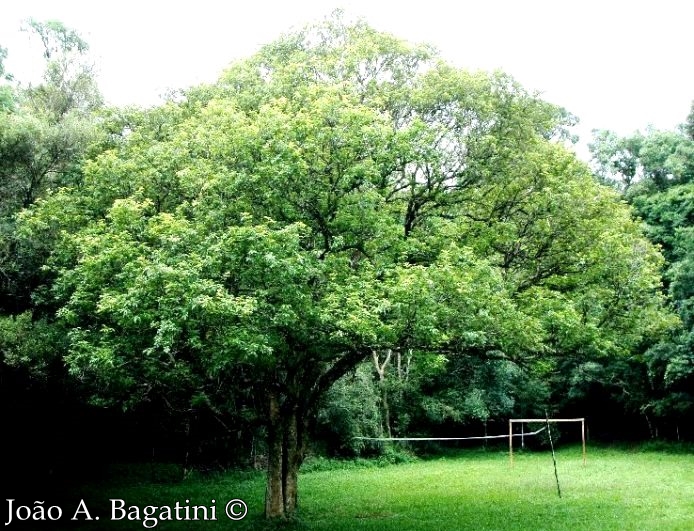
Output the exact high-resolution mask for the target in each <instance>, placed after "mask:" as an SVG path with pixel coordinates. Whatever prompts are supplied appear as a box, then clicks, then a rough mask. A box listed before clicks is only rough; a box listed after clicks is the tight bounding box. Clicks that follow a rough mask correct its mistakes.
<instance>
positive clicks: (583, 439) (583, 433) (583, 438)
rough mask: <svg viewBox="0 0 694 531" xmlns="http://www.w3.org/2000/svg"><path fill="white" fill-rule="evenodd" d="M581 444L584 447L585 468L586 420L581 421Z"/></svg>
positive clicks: (584, 463) (584, 462)
mask: <svg viewBox="0 0 694 531" xmlns="http://www.w3.org/2000/svg"><path fill="white" fill-rule="evenodd" d="M581 443H582V445H583V466H586V419H585V418H583V419H581Z"/></svg>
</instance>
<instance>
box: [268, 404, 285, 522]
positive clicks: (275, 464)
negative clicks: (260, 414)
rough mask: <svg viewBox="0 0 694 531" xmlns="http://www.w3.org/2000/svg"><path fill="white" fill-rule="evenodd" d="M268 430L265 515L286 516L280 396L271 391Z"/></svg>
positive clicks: (271, 516)
mask: <svg viewBox="0 0 694 531" xmlns="http://www.w3.org/2000/svg"><path fill="white" fill-rule="evenodd" d="M268 402H269V404H268V406H269V407H268V432H267V452H268V456H267V488H266V490H265V516H266V517H267V518H282V517H284V514H285V513H284V490H283V485H284V481H283V480H282V476H283V474H282V472H283V466H282V453H283V452H282V447H283V434H282V418H281V415H280V403H279V397H278V396H277V393H276V392H271V393H270V394H269V397H268Z"/></svg>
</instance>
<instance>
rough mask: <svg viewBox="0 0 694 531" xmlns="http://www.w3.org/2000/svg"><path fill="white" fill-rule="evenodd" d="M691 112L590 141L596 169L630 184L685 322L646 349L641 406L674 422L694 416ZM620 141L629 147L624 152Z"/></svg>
mask: <svg viewBox="0 0 694 531" xmlns="http://www.w3.org/2000/svg"><path fill="white" fill-rule="evenodd" d="M692 110H693V112H692V113H690V115H689V117H688V119H687V122H686V123H685V124H684V125H683V126H682V127H680V128H679V129H678V130H676V131H656V130H652V129H649V130H647V132H646V134H640V133H636V134H634V135H632V136H630V137H625V138H620V137H618V136H617V135H615V134H614V133H611V132H607V131H600V132H598V133H597V134H596V138H595V142H594V144H593V146H592V152H593V155H594V160H595V162H596V165H597V170H598V172H599V173H600V174H601V175H603V176H605V177H606V178H607V179H608V180H611V181H612V182H617V183H622V184H627V183H628V186H621V188H622V189H623V190H624V197H625V198H626V199H627V200H628V201H629V202H630V203H631V204H632V205H633V206H634V208H635V211H636V213H637V215H638V216H640V217H641V218H642V219H643V221H644V222H645V226H646V233H647V234H648V236H649V237H650V239H651V240H652V241H653V242H654V243H656V244H658V245H659V246H660V247H661V248H662V250H663V254H664V256H665V258H666V261H667V264H666V269H665V275H664V279H665V286H666V288H667V289H668V292H669V295H670V297H671V299H672V302H673V305H674V307H675V310H676V311H677V312H678V314H679V316H680V318H681V321H682V327H681V328H680V329H679V330H678V331H676V332H675V333H674V334H673V335H672V336H671V337H670V339H669V340H668V341H664V342H662V343H659V344H658V345H656V346H654V347H653V348H651V349H650V350H648V351H647V352H646V356H645V361H646V363H647V370H648V376H649V378H648V381H649V382H650V386H651V392H650V394H649V396H648V398H647V399H645V400H642V401H641V404H640V408H641V409H642V411H643V412H644V414H646V415H649V416H650V417H654V418H656V419H660V420H661V421H662V422H667V421H668V420H669V421H670V423H673V422H674V423H676V425H677V426H679V425H685V424H687V419H689V420H690V421H691V418H692V415H693V414H694V394H692V392H691V389H692V386H693V385H694V314H693V312H692V308H694V275H693V274H692V272H693V271H694V246H693V244H692V242H693V241H694V136H693V135H692V132H693V131H694V129H693V128H692V127H693V124H694V105H693V106H692ZM623 146H632V148H633V149H630V150H628V151H629V153H628V156H626V157H625V155H624V153H625V150H624V149H623ZM625 159H628V160H629V163H628V164H623V161H624V160H625ZM652 433H653V434H654V435H655V433H656V427H655V426H653V431H652ZM677 433H679V428H677Z"/></svg>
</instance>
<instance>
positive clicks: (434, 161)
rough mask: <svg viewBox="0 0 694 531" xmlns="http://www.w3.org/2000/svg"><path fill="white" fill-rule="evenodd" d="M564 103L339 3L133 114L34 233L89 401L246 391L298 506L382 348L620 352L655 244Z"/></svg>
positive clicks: (287, 497)
mask: <svg viewBox="0 0 694 531" xmlns="http://www.w3.org/2000/svg"><path fill="white" fill-rule="evenodd" d="M565 118H566V114H565V113H564V112H563V111H562V110H561V109H558V108H556V107H554V106H552V105H549V104H547V103H545V102H543V101H541V100H539V99H538V98H536V97H535V96H533V95H531V94H528V93H527V92H526V91H524V90H523V89H522V88H521V87H519V86H518V85H517V84H516V83H515V82H514V81H513V80H512V79H511V78H509V77H508V76H506V75H503V74H498V73H496V74H484V73H475V74H471V73H467V72H463V71H460V70H457V69H454V68H452V67H450V66H449V65H446V64H445V63H443V62H442V61H441V60H440V59H438V58H437V57H436V56H435V54H434V53H433V52H432V51H431V50H430V49H429V48H428V47H425V46H412V45H409V44H406V43H404V42H402V41H399V40H397V39H395V38H393V37H391V36H389V35H384V34H380V33H377V32H375V31H374V30H373V29H371V28H369V27H368V26H366V25H365V24H363V23H356V24H354V25H346V24H344V23H343V22H342V20H341V19H340V18H339V17H338V18H334V19H331V20H329V21H326V22H324V23H321V24H318V25H315V26H310V27H308V28H306V29H305V30H303V31H299V32H296V33H293V34H289V35H286V36H284V37H282V38H281V39H279V40H278V41H276V42H274V43H272V44H270V45H268V46H266V47H264V48H263V49H262V50H261V51H260V52H258V53H257V54H256V55H254V56H253V57H251V58H250V59H248V60H245V61H241V62H239V63H237V64H235V65H234V66H232V67H231V68H230V69H229V70H228V71H227V72H226V73H225V74H224V75H223V76H222V78H221V79H220V81H219V83H218V84H217V85H215V86H212V87H200V88H198V89H195V90H192V91H189V93H188V94H187V95H186V97H185V98H184V100H183V101H182V102H179V103H173V102H170V103H168V104H166V105H164V106H162V107H160V108H157V109H153V110H152V111H148V112H144V113H140V114H138V115H137V117H136V119H133V120H131V121H130V122H129V123H128V125H127V128H125V129H123V131H122V133H123V134H122V135H120V137H119V138H120V139H119V140H117V141H116V140H114V141H112V142H109V143H107V144H105V148H104V151H103V152H102V153H99V154H95V155H94V156H93V157H92V158H91V159H90V160H88V161H86V162H85V164H84V166H83V171H84V176H83V178H82V179H80V181H79V185H78V186H68V187H65V188H64V189H61V190H59V191H57V192H56V193H54V194H52V195H50V196H48V197H46V198H45V199H42V200H40V201H38V203H37V204H36V205H35V206H34V207H33V208H31V209H30V210H29V211H27V212H25V213H24V214H22V216H21V227H20V229H21V230H20V234H21V236H22V237H23V238H26V239H28V240H30V241H33V240H36V239H38V240H41V241H51V242H52V243H51V247H52V249H53V251H52V254H51V257H50V260H49V263H48V265H49V267H50V269H51V271H52V274H53V275H55V282H51V283H49V284H47V285H46V286H45V289H44V290H43V291H42V292H41V293H43V294H44V295H45V294H46V293H50V296H51V300H50V302H51V304H54V305H56V306H57V307H58V308H59V309H58V311H57V314H56V316H57V318H58V320H59V322H60V323H61V325H62V326H64V327H66V328H67V330H68V334H67V340H68V342H69V346H68V353H67V355H66V357H65V362H66V363H67V364H68V366H69V367H70V370H71V372H72V373H73V374H74V375H76V376H78V377H79V378H80V380H82V381H92V382H94V383H96V384H97V385H96V386H95V399H98V400H102V401H103V400H115V401H119V402H121V403H125V404H126V405H128V404H130V405H132V404H135V403H138V402H140V401H148V400H149V401H152V400H157V399H159V400H168V401H176V402H177V403H179V404H181V407H185V408H194V407H210V408H215V409H217V410H222V409H224V408H230V407H233V405H232V404H229V400H228V397H229V396H230V395H233V394H235V393H239V392H246V393H249V394H250V395H251V396H253V397H254V399H255V406H256V408H257V412H258V416H259V418H260V419H262V420H263V422H264V423H265V432H266V435H267V448H268V475H267V492H266V505H265V512H266V515H267V516H268V517H273V518H274V517H285V516H289V515H291V514H293V513H294V512H295V510H296V507H297V474H298V470H299V466H300V464H301V461H302V459H303V456H304V452H305V444H306V436H307V433H308V432H309V431H310V429H311V424H312V422H313V420H314V419H315V415H316V411H317V407H318V405H319V403H320V400H321V398H322V397H323V396H324V395H325V393H326V391H327V390H328V389H329V388H330V387H331V385H332V384H333V383H334V382H335V381H337V380H338V379H339V378H340V377H341V376H343V375H345V374H346V373H347V372H349V371H351V370H353V369H354V368H355V367H356V366H357V365H358V364H359V363H361V362H362V361H364V360H368V359H371V358H372V357H373V356H374V353H376V355H377V356H378V355H381V356H382V355H383V354H384V353H387V352H393V353H398V352H399V353H408V354H409V353H410V352H411V353H412V354H413V356H418V355H421V354H435V355H440V356H444V357H453V356H494V357H496V358H498V359H508V360H512V361H513V362H515V363H521V362H524V361H527V362H531V361H533V360H535V361H538V360H541V359H544V358H545V356H546V355H547V354H550V355H551V357H554V358H556V357H561V356H562V355H563V354H564V353H566V351H569V350H577V349H583V350H578V352H584V351H587V350H590V349H593V350H595V351H599V352H603V353H608V354H612V353H617V352H620V351H622V350H623V349H625V348H628V345H631V344H633V343H638V342H639V341H644V340H647V339H648V337H649V336H650V335H651V334H653V333H655V332H656V331H657V330H658V329H659V328H662V326H663V325H662V323H664V322H666V321H667V316H666V315H664V313H663V312H662V307H661V301H660V299H659V296H658V293H657V290H656V289H655V287H656V286H657V285H658V275H657V268H658V264H659V258H658V254H657V252H656V251H655V250H654V248H653V247H651V246H650V245H649V244H648V243H647V242H646V241H645V240H643V238H641V237H640V236H639V233H638V229H637V226H636V225H635V224H634V223H633V222H631V220H630V219H629V215H628V210H626V209H625V208H624V207H623V206H622V205H621V204H620V203H619V202H618V201H617V200H616V198H615V197H614V195H613V194H612V193H611V192H610V191H609V190H607V189H605V188H603V187H600V186H599V185H597V184H596V183H595V182H594V181H593V180H592V179H591V177H590V174H589V172H588V171H587V169H586V168H585V167H583V166H582V165H581V164H579V163H578V162H577V161H576V160H575V158H574V157H573V156H572V155H571V154H569V153H567V152H566V151H565V150H564V149H563V148H562V147H560V146H559V145H557V144H555V143H553V142H552V141H551V139H552V138H556V137H557V136H559V135H561V134H562V131H563V129H562V126H563V123H564V120H565ZM126 133H127V134H126ZM615 219H616V220H618V221H617V223H614V222H612V223H610V222H609V220H615ZM644 323H645V324H644ZM618 335H621V336H622V337H625V338H627V339H626V341H627V346H624V345H623V344H622V343H619V344H618V342H617V341H616V337H617V336H618ZM386 355H387V354H386ZM225 395H226V401H225Z"/></svg>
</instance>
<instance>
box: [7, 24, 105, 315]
mask: <svg viewBox="0 0 694 531" xmlns="http://www.w3.org/2000/svg"><path fill="white" fill-rule="evenodd" d="M26 30H27V31H28V32H29V33H30V35H31V36H33V37H38V38H39V39H40V40H41V42H42V44H43V46H44V59H45V65H46V69H45V72H44V77H43V81H42V82H41V83H39V84H38V85H29V86H26V87H25V86H22V85H18V86H16V87H15V88H14V89H13V90H11V91H10V90H9V89H8V91H7V92H6V93H5V92H3V94H6V95H7V96H8V97H11V102H6V103H5V104H3V106H2V107H3V108H2V109H1V110H0V160H1V161H2V164H1V165H0V294H1V296H0V300H2V302H1V303H0V306H1V307H0V311H2V312H10V313H15V312H18V311H21V310H25V309H28V307H29V306H30V302H29V294H30V292H31V289H32V287H33V286H35V285H36V278H37V276H38V273H39V267H40V260H41V259H42V251H41V249H40V247H41V245H40V242H33V243H32V244H30V245H29V247H24V248H22V247H20V246H18V242H17V240H16V237H15V216H16V215H17V213H18V212H19V211H20V210H21V209H23V208H26V207H28V206H30V205H32V204H33V203H34V202H35V201H36V200H37V199H38V198H40V197H42V196H43V195H45V194H46V193H47V192H49V191H50V190H57V189H58V188H60V187H61V186H67V185H73V184H76V183H77V182H78V180H79V178H80V171H81V170H80V167H79V164H80V160H81V157H82V155H83V153H84V152H85V150H86V148H87V146H88V144H89V143H90V142H91V141H92V139H93V138H94V136H95V120H94V111H95V110H96V109H98V108H99V107H100V106H101V96H100V94H99V91H98V88H97V86H96V82H95V79H94V75H93V71H92V67H91V65H90V63H89V62H88V60H87V58H86V55H85V54H86V52H87V50H88V46H87V44H86V42H84V41H83V40H82V39H81V37H79V35H78V34H77V33H76V32H75V31H74V30H71V29H69V28H66V27H65V26H64V25H63V24H62V23H60V22H56V21H48V22H37V21H35V20H30V21H28V22H27V27H26ZM3 53H4V50H3ZM1 63H2V62H1V61H0V64H1ZM0 73H1V71H0ZM8 101H9V100H8ZM44 251H45V250H44Z"/></svg>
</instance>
